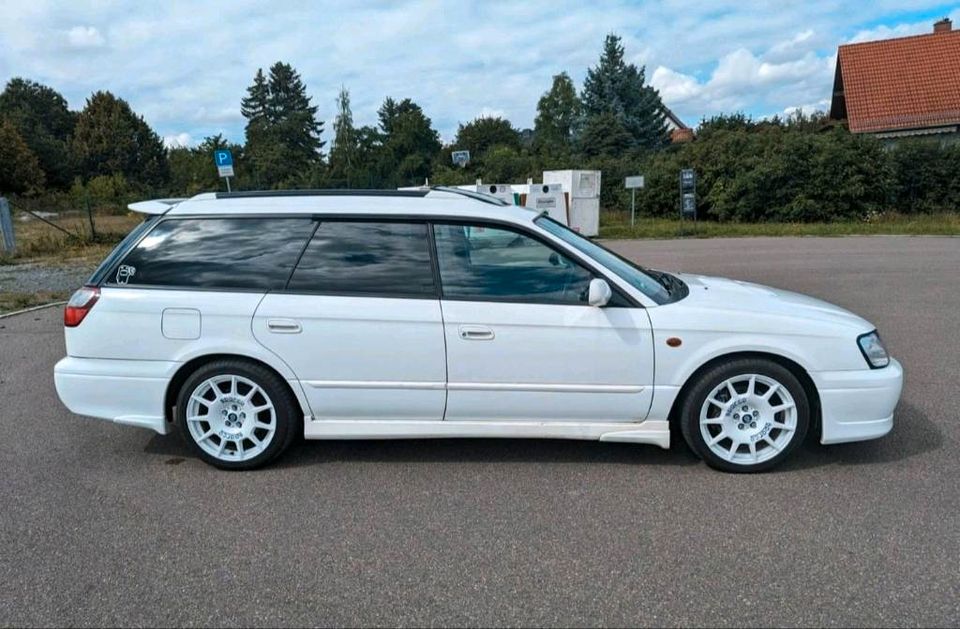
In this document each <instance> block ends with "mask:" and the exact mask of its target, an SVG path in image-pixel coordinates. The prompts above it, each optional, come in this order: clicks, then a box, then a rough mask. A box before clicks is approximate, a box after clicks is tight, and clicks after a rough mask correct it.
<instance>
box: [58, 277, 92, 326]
mask: <svg viewBox="0 0 960 629" xmlns="http://www.w3.org/2000/svg"><path fill="white" fill-rule="evenodd" d="M98 299H100V289H99V288H97V287H95V286H84V287H83V288H80V289H78V290H77V292H75V293H74V294H73V295H72V296H71V297H70V301H68V302H67V307H66V308H65V309H64V311H63V325H65V326H67V327H68V328H75V327H77V326H78V325H80V322H81V321H83V319H84V317H86V316H87V313H88V312H90V309H91V308H93V306H94V304H96V303H97V300H98Z"/></svg>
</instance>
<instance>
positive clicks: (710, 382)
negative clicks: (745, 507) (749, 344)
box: [679, 358, 810, 473]
mask: <svg viewBox="0 0 960 629" xmlns="http://www.w3.org/2000/svg"><path fill="white" fill-rule="evenodd" d="M748 374H757V375H760V376H765V377H767V378H770V379H772V380H775V381H776V382H777V383H779V384H780V385H781V386H783V387H784V388H785V389H786V390H787V391H788V392H789V394H790V396H791V397H792V398H793V402H794V404H795V409H796V426H795V428H794V430H793V431H792V433H793V434H792V437H790V439H789V442H788V443H787V444H786V445H785V446H784V447H782V449H780V450H779V451H777V452H776V454H772V456H771V455H770V454H767V455H766V456H769V458H767V459H766V460H763V461H760V462H758V463H750V462H735V461H728V460H726V459H724V458H721V457H720V456H718V455H717V454H716V453H714V451H713V450H712V449H711V448H710V446H709V445H708V444H707V442H706V440H705V438H704V435H703V434H702V432H701V427H700V414H701V410H702V409H703V406H704V404H706V402H707V396H708V395H710V394H711V392H713V391H714V389H715V388H717V387H718V386H720V385H721V384H723V383H724V382H725V381H727V380H729V379H731V378H737V377H741V376H745V375H748ZM738 386H742V388H743V389H744V391H741V390H740V388H737V387H738ZM747 386H749V385H748V384H743V385H740V383H737V384H735V385H734V389H735V390H736V391H737V392H738V393H743V394H745V392H746V387H747ZM760 386H764V387H766V385H759V386H757V390H759V389H760ZM765 391H766V389H764V392H765ZM773 395H774V396H775V397H773V398H771V399H774V400H776V399H779V398H777V397H776V396H777V395H779V394H777V393H776V392H774V394H773ZM732 410H734V411H736V410H737V409H732ZM714 412H716V413H717V414H718V417H717V419H718V420H720V421H725V422H730V421H733V420H732V417H733V415H732V414H731V415H726V413H727V411H719V410H718V411H714ZM707 417H710V416H709V415H708V416H707ZM679 419H680V429H681V432H682V434H683V438H684V440H685V441H686V442H687V445H689V446H690V449H691V450H693V452H694V454H696V455H697V456H698V457H700V458H701V459H703V460H704V461H705V462H706V463H707V465H709V466H710V467H712V468H714V469H718V470H722V471H724V472H737V473H753V472H763V471H766V470H769V469H771V468H773V467H776V466H777V465H780V464H781V463H783V462H784V461H785V460H786V459H788V458H789V457H790V456H791V455H792V454H793V453H794V452H795V451H796V449H797V448H798V447H800V444H802V443H803V441H804V439H805V437H806V434H807V429H808V427H809V425H810V403H809V400H807V394H806V392H805V391H804V389H803V385H801V384H800V381H799V380H797V377H796V376H794V375H793V373H792V372H791V371H790V370H789V369H787V368H786V367H784V366H783V365H780V364H778V363H776V362H774V361H771V360H766V359H762V358H740V359H734V360H732V361H730V362H726V363H720V364H717V365H715V366H714V367H711V368H710V369H708V370H707V371H706V372H704V373H703V374H701V375H700V376H699V377H698V378H697V381H696V382H695V383H693V386H692V387H691V388H690V389H689V391H688V392H687V394H686V396H685V398H684V400H683V403H682V406H681V410H680V417H679ZM774 423H776V422H774ZM771 425H772V424H771ZM726 429H727V428H726V427H725V426H717V427H716V428H712V427H710V426H707V427H705V430H708V431H710V430H714V431H716V435H715V436H716V437H718V438H719V434H720V433H722V432H724V431H725V430H726ZM759 431H760V432H761V433H762V435H764V436H770V438H771V439H772V440H773V441H776V440H777V436H778V435H779V434H780V432H779V431H778V429H776V428H773V429H771V428H769V427H767V425H766V424H765V425H763V426H760V427H759ZM785 434H786V433H785ZM728 442H729V448H730V450H731V451H733V452H736V453H737V455H740V454H742V455H744V457H745V455H747V454H748V453H749V452H752V451H750V450H749V448H750V447H756V448H758V449H760V448H762V449H764V450H766V448H767V447H771V448H772V447H773V446H772V445H768V444H767V443H765V442H761V441H757V442H756V444H755V445H753V446H751V445H749V444H748V442H742V445H739V446H736V447H734V441H733V440H732V439H729V438H726V439H725V440H724V441H721V442H719V443H720V444H721V445H723V446H726V445H727V443H728ZM743 449H747V450H748V452H742V450H743ZM775 451H776V449H775V448H774V449H772V450H770V451H769V453H773V452H775ZM731 458H734V459H736V458H738V457H737V456H733V457H731Z"/></svg>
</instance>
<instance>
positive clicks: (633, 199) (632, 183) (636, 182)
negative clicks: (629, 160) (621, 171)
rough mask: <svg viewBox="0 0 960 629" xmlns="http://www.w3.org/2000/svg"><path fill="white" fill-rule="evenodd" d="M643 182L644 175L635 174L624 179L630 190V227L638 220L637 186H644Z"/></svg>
mask: <svg viewBox="0 0 960 629" xmlns="http://www.w3.org/2000/svg"><path fill="white" fill-rule="evenodd" d="M643 184H644V181H643V175H634V176H633V177H627V178H626V179H624V180H623V185H624V187H625V188H627V189H628V190H630V227H633V224H634V223H635V222H636V220H637V188H642V187H643Z"/></svg>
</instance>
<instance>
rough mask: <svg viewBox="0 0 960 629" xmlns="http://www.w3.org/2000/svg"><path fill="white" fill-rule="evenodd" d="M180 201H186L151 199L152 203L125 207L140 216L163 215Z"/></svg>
mask: <svg viewBox="0 0 960 629" xmlns="http://www.w3.org/2000/svg"><path fill="white" fill-rule="evenodd" d="M181 201H186V199H185V198H180V199H153V200H152V201H138V202H136V203H131V204H130V205H128V206H127V207H128V208H130V209H131V210H133V211H134V212H140V213H141V214H163V213H165V212H166V211H167V210H169V209H170V208H172V207H173V206H174V205H176V204H178V203H180V202H181Z"/></svg>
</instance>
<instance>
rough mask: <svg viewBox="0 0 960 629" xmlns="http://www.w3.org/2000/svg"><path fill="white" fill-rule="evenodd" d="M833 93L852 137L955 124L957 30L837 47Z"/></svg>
mask: <svg viewBox="0 0 960 629" xmlns="http://www.w3.org/2000/svg"><path fill="white" fill-rule="evenodd" d="M836 88H839V89H842V91H843V99H842V100H843V101H845V103H844V104H845V112H838V111H833V112H831V113H832V115H833V117H845V118H846V119H847V121H848V123H849V126H850V130H851V131H853V132H877V131H889V130H895V129H917V128H923V127H933V126H941V125H950V124H958V123H960V30H953V31H945V32H938V33H932V34H927V35H914V36H912V37H901V38H897V39H887V40H881V41H873V42H864V43H860V44H847V45H844V46H840V49H839V52H838V56H837V77H836V86H835V89H836ZM834 104H835V107H834V108H835V109H836V108H837V99H836V98H835V99H834ZM843 113H845V114H846V115H845V116H843V115H842V114H843Z"/></svg>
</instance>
